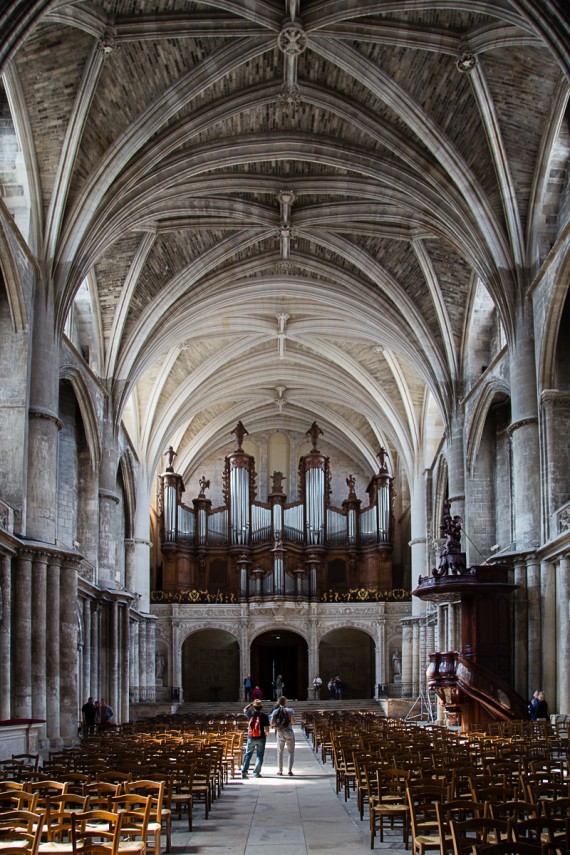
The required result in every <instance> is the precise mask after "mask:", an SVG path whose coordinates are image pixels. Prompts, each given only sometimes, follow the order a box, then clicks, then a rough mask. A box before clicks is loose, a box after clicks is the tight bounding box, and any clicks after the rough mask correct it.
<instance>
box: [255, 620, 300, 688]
mask: <svg viewBox="0 0 570 855" xmlns="http://www.w3.org/2000/svg"><path fill="white" fill-rule="evenodd" d="M251 674H252V677H253V683H254V685H258V686H259V688H260V689H261V691H262V692H263V697H264V698H266V699H267V700H273V698H274V688H273V686H274V682H275V678H276V677H277V675H278V674H281V676H282V678H283V683H284V689H283V692H284V694H285V695H286V697H287V698H288V699H289V700H306V698H307V685H308V679H309V675H308V654H307V642H306V641H305V640H304V638H302V637H301V636H300V635H297V633H295V632H290V631H288V630H279V629H274V630H271V632H264V633H263V635H259V636H258V637H257V638H256V639H255V641H254V642H253V644H252V645H251Z"/></svg>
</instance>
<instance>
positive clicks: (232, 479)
mask: <svg viewBox="0 0 570 855" xmlns="http://www.w3.org/2000/svg"><path fill="white" fill-rule="evenodd" d="M233 433H235V435H236V442H237V445H236V448H235V450H234V451H233V452H232V453H231V454H229V455H228V456H227V457H226V460H225V471H224V481H223V497H224V504H223V506H222V507H218V508H212V503H211V501H210V500H209V499H208V498H207V497H206V494H205V490H206V489H207V488H208V487H209V481H205V480H204V479H203V478H202V479H201V480H200V487H201V489H200V493H199V495H198V496H197V497H196V498H195V499H193V500H192V505H193V507H189V506H187V505H185V504H184V503H183V502H182V494H183V492H184V484H183V482H182V477H181V476H180V475H178V474H177V473H176V472H175V471H174V467H173V459H174V457H175V456H176V455H175V453H174V451H173V450H172V449H169V452H168V454H169V462H168V464H169V465H168V466H167V469H166V471H165V472H164V473H163V474H162V475H160V476H159V480H160V490H159V509H160V539H161V552H162V572H161V575H162V578H161V579H157V585H156V587H157V589H159V593H161V594H164V593H166V594H168V593H174V592H181V591H186V592H201V593H206V592H207V593H208V596H210V595H212V596H215V597H216V598H222V599H225V600H227V599H231V600H233V601H236V600H242V601H243V600H255V599H264V598H283V597H285V598H306V599H312V600H318V599H323V598H325V599H326V598H327V597H328V596H333V595H334V594H335V593H338V594H346V593H347V592H348V591H350V590H363V589H367V590H373V591H382V590H384V591H387V590H389V589H391V588H392V560H391V554H392V544H391V537H392V531H391V527H392V477H391V476H390V475H389V473H388V469H387V466H386V453H385V451H384V450H383V449H382V450H381V451H380V454H379V457H380V468H379V471H378V473H376V474H375V475H373V476H372V477H371V480H370V484H369V486H368V488H367V493H368V504H367V506H366V507H364V508H361V500H360V499H358V498H357V496H356V494H355V492H354V478H352V476H351V477H350V478H347V485H348V487H349V491H348V496H347V498H346V499H345V500H344V501H343V502H342V507H340V508H336V507H332V506H331V504H330V501H329V496H330V492H331V491H330V463H329V458H328V457H326V456H325V455H323V454H321V453H320V451H319V450H318V448H317V442H318V437H319V435H320V434H322V431H321V430H320V428H319V427H318V425H317V424H316V423H313V425H312V426H311V428H310V429H309V431H307V434H308V436H310V438H311V441H312V449H311V451H310V452H309V454H306V455H304V456H303V457H301V459H300V462H299V484H300V498H299V500H298V501H295V502H287V496H286V495H285V493H284V491H283V487H282V480H283V477H284V476H283V475H282V473H280V472H274V473H273V476H272V488H271V493H270V495H269V496H268V497H267V501H266V502H261V501H258V500H257V499H256V497H255V496H256V493H255V477H256V473H255V461H254V458H253V457H252V456H251V455H250V454H247V453H246V452H245V451H244V450H243V448H242V443H243V438H244V436H245V434H246V433H247V431H246V429H245V428H244V426H243V425H242V423H241V422H238V424H237V426H236V428H235V429H234V431H233Z"/></svg>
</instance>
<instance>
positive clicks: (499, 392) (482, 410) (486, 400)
mask: <svg viewBox="0 0 570 855" xmlns="http://www.w3.org/2000/svg"><path fill="white" fill-rule="evenodd" d="M509 395H510V389H509V386H508V384H507V383H506V381H504V380H503V379H501V378H500V377H491V378H490V379H489V381H488V382H487V383H485V385H484V387H483V389H482V391H481V393H480V395H479V397H478V399H477V401H476V403H475V406H474V408H473V411H472V413H471V417H470V419H469V422H468V423H467V424H466V425H465V437H466V439H465V449H466V459H467V471H468V472H469V473H471V474H473V467H474V466H475V460H476V458H477V452H478V451H479V447H480V445H481V437H482V435H483V430H484V427H485V422H486V420H487V416H488V415H489V410H490V409H491V407H492V405H493V403H494V402H495V401H496V400H497V398H498V397H500V396H509Z"/></svg>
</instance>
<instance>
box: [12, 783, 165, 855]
mask: <svg viewBox="0 0 570 855" xmlns="http://www.w3.org/2000/svg"><path fill="white" fill-rule="evenodd" d="M86 801H87V797H84V799H83V802H82V801H81V797H80V796H70V797H67V796H65V795H64V796H61V797H60V798H59V799H53V800H51V799H50V804H49V806H48V810H47V811H46V812H45V813H44V812H42V811H38V812H35V811H30V810H24V809H14V810H9V811H3V812H1V813H0V852H1V853H3V855H8V853H10V855H12V853H13V852H19V853H20V855H75V853H82V855H85V853H87V852H89V853H95V852H100V853H102V855H103V853H106V855H145V853H146V851H147V846H148V835H149V824H150V820H151V810H152V798H151V797H150V796H143V795H139V794H136V793H132V794H129V793H123V794H122V795H119V796H115V797H113V799H112V800H111V805H110V807H109V808H108V809H105V808H91V809H86ZM44 838H46V839H45V840H44Z"/></svg>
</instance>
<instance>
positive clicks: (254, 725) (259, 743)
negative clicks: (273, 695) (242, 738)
mask: <svg viewBox="0 0 570 855" xmlns="http://www.w3.org/2000/svg"><path fill="white" fill-rule="evenodd" d="M262 709H263V701H262V700H260V699H259V698H257V699H256V700H255V701H252V702H251V704H248V705H247V706H246V707H244V710H243V712H244V715H246V716H247V744H246V746H245V754H244V755H243V763H242V767H241V776H242V778H247V777H248V774H247V773H248V770H249V764H250V762H251V758H252V757H253V752H254V751H255V752H256V753H257V758H256V761H255V768H254V770H253V777H254V778H261V767H262V766H263V755H264V754H265V740H266V738H267V734H268V733H269V716H268V715H267V713H264V712H262Z"/></svg>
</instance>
